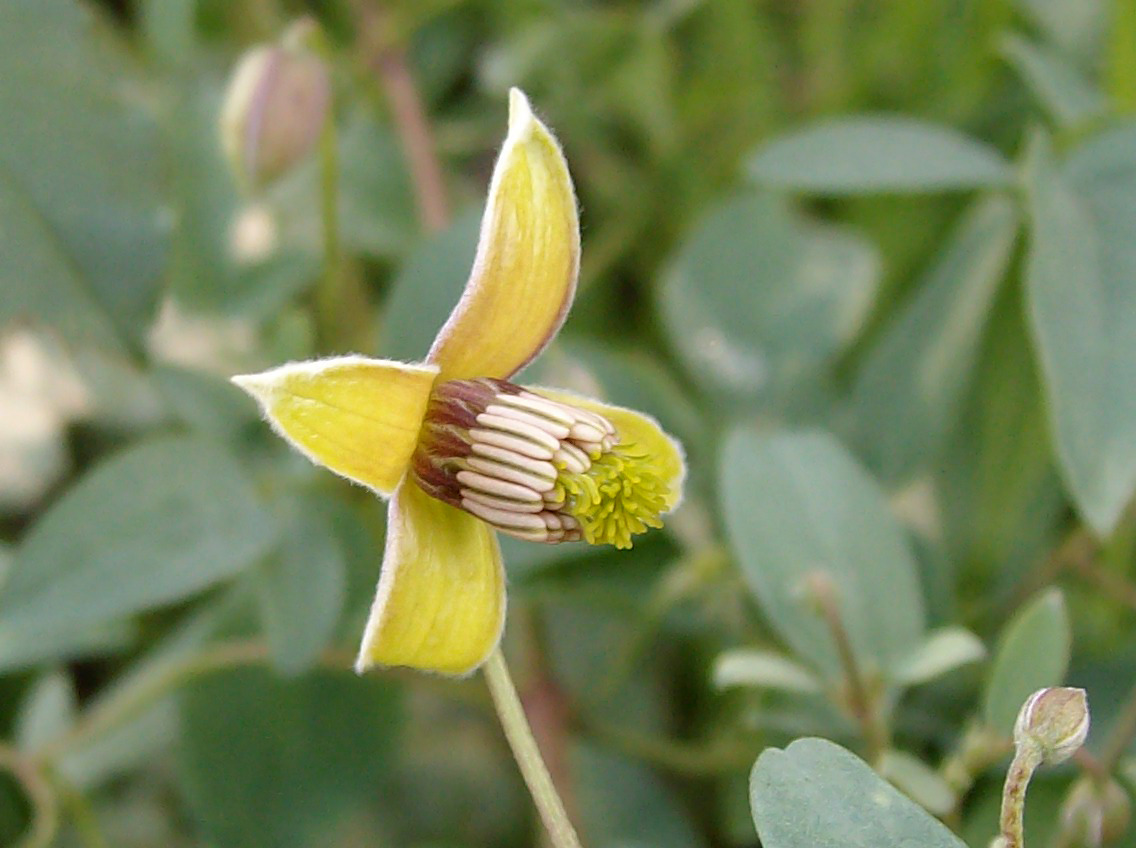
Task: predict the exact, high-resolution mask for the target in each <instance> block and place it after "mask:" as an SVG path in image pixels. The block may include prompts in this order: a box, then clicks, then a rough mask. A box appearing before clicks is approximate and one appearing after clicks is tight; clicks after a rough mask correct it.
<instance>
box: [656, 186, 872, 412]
mask: <svg viewBox="0 0 1136 848" xmlns="http://www.w3.org/2000/svg"><path fill="white" fill-rule="evenodd" d="M878 276H879V258H878V257H877V255H876V252H875V250H874V248H872V247H871V245H869V244H868V243H867V242H865V241H863V240H862V239H861V238H860V237H859V236H857V235H855V234H853V233H852V232H850V231H847V230H845V229H841V228H837V227H833V226H829V225H824V224H818V223H816V222H814V221H810V220H808V219H805V218H803V217H802V216H800V215H798V214H796V213H795V212H793V210H792V209H791V208H790V207H789V206H788V205H787V204H786V202H785V201H784V200H782V199H780V198H777V197H774V196H772V195H768V194H757V195H754V194H750V195H743V196H739V197H736V198H734V199H732V200H730V201H728V202H726V203H725V204H723V205H721V206H719V207H717V208H716V209H715V210H714V211H713V212H712V213H711V214H710V215H709V217H708V218H707V219H706V220H705V221H704V222H703V223H702V225H701V226H699V227H698V228H697V229H695V230H694V232H693V234H692V235H691V236H689V237H688V239H687V240H686V242H685V244H684V245H683V246H682V247H681V248H680V250H679V252H678V255H677V256H676V257H675V259H674V261H673V262H672V263H671V265H670V268H669V271H668V272H667V274H666V276H665V278H664V280H663V288H662V292H661V294H660V298H661V300H660V310H661V315H662V319H663V323H664V325H665V328H666V330H667V335H668V337H669V339H670V342H671V344H672V345H673V346H674V349H675V351H676V352H677V353H678V355H679V357H680V358H681V359H682V361H683V364H684V365H685V366H686V367H687V369H688V370H689V371H690V373H691V374H692V375H694V376H695V377H696V378H697V379H698V381H699V382H700V383H701V384H704V385H708V387H710V388H715V389H718V390H719V391H723V392H726V393H729V394H733V395H737V396H741V397H753V396H756V395H757V394H759V393H761V392H766V391H769V390H771V389H776V388H778V387H782V386H785V385H787V384H792V383H795V382H797V381H799V380H800V379H802V378H803V377H804V376H806V375H808V374H810V373H811V372H814V371H815V370H816V369H817V368H818V367H819V366H821V365H822V364H823V363H824V362H825V361H826V360H828V359H829V358H830V357H831V356H832V355H833V354H834V353H836V352H837V351H838V350H839V349H840V348H841V347H842V346H843V345H844V344H845V343H847V342H848V341H849V340H850V339H851V338H852V337H853V336H854V335H855V334H856V332H857V331H858V330H859V329H860V326H861V324H862V322H863V320H864V316H865V314H866V312H867V310H868V309H869V307H870V306H871V301H872V298H873V296H874V294H875V290H876V285H877V282H878Z"/></svg>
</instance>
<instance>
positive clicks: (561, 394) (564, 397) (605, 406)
mask: <svg viewBox="0 0 1136 848" xmlns="http://www.w3.org/2000/svg"><path fill="white" fill-rule="evenodd" d="M526 388H529V391H531V392H536V393H537V394H539V395H544V396H545V397H547V398H551V399H552V400H555V401H559V402H560V403H564V404H568V405H569V406H578V407H580V408H581V409H586V410H587V411H589V412H594V413H596V414H597V415H602V416H603V417H604V418H606V419H607V420H608V421H610V422H611V423H612V424H613V425H614V426H615V429H616V433H617V434H618V436H619V443H620V444H638V445H640V446H642V447H643V448H644V449H646V451H647V453H648V454H649V455H650V457H651V459H652V461H653V464H655V465H656V466H657V468H658V473H659V476H660V477H661V478H662V479H663V481H664V482H665V483H666V484H667V485H668V487H669V488H670V495H669V496H668V497H667V511H668V512H669V511H670V510H673V509H674V508H675V507H676V506H678V505H679V502H680V501H681V500H682V484H683V482H684V481H685V479H686V455H685V454H684V453H683V450H682V444H681V443H680V442H679V441H678V440H677V439H675V438H673V437H671V436H669V435H667V433H666V432H665V431H664V430H663V428H662V427H660V426H659V422H658V421H656V420H655V419H654V418H652V417H651V416H650V415H645V414H644V413H642V412H636V411H635V410H633V409H626V408H624V407H622V406H613V405H612V404H610V403H601V402H600V401H598V400H593V399H592V398H588V397H582V396H581V395H576V394H572V393H571V392H566V391H564V390H563V389H547V388H545V387H544V386H538V387H531V388H530V387H526Z"/></svg>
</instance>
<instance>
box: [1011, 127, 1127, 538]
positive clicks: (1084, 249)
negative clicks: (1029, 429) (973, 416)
mask: <svg viewBox="0 0 1136 848" xmlns="http://www.w3.org/2000/svg"><path fill="white" fill-rule="evenodd" d="M1028 186H1029V207H1030V215H1031V218H1032V224H1033V232H1032V236H1031V240H1030V249H1029V257H1028V265H1027V285H1028V292H1029V310H1030V318H1031V324H1032V330H1033V335H1034V342H1035V345H1036V349H1037V354H1038V357H1039V359H1040V362H1041V371H1042V375H1043V377H1044V381H1045V386H1046V390H1047V395H1048V398H1049V408H1050V417H1051V421H1052V426H1053V431H1054V439H1055V442H1056V453H1057V457H1058V460H1059V462H1060V467H1061V470H1062V472H1063V474H1064V477H1065V480H1066V482H1067V484H1068V486H1069V489H1070V490H1071V493H1072V495H1073V499H1074V501H1075V503H1076V505H1077V507H1078V509H1079V511H1080V512H1081V514H1082V515H1083V516H1084V517H1085V520H1086V521H1087V522H1088V523H1089V524H1090V525H1091V526H1092V528H1093V529H1094V530H1095V531H1096V532H1097V533H1098V534H1100V535H1102V536H1106V535H1108V534H1109V533H1110V532H1111V531H1112V529H1113V528H1114V527H1115V526H1116V523H1117V521H1118V520H1119V519H1120V515H1121V513H1122V511H1123V510H1124V507H1125V505H1126V504H1127V503H1128V502H1129V501H1130V500H1131V499H1132V495H1133V491H1134V490H1136V403H1133V402H1132V399H1133V397H1134V396H1133V394H1132V391H1131V389H1132V386H1134V385H1136V357H1133V356H1132V355H1131V353H1132V339H1133V338H1136V251H1134V250H1133V240H1132V232H1133V230H1134V228H1136V126H1132V125H1129V126H1128V127H1125V128H1123V129H1119V130H1113V131H1111V132H1107V133H1104V134H1102V135H1099V136H1097V137H1096V138H1094V139H1093V140H1092V141H1090V142H1089V143H1087V144H1086V145H1084V146H1083V147H1081V148H1080V149H1078V150H1077V151H1075V152H1074V153H1073V155H1072V156H1071V157H1070V159H1069V161H1068V163H1067V165H1066V167H1064V168H1063V169H1058V167H1057V165H1056V164H1055V163H1054V162H1053V160H1052V157H1051V155H1050V153H1049V152H1048V150H1047V149H1046V144H1045V143H1044V141H1041V140H1037V143H1036V144H1034V145H1033V147H1032V155H1031V156H1030V168H1029V173H1028Z"/></svg>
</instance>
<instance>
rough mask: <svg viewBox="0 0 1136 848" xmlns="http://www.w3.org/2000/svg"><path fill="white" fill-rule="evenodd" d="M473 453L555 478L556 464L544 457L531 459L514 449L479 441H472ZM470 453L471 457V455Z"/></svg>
mask: <svg viewBox="0 0 1136 848" xmlns="http://www.w3.org/2000/svg"><path fill="white" fill-rule="evenodd" d="M471 447H472V450H473V454H476V455H477V456H485V457H488V458H489V459H495V460H497V461H498V462H502V463H504V464H506V465H513V466H516V467H517V468H520V469H522V470H524V471H527V472H529V473H530V474H532V475H533V476H536V477H541V478H545V479H547V480H550V481H553V482H555V480H556V466H555V465H553V464H552V463H551V462H549V461H548V460H545V459H533V457H531V456H524V455H523V454H519V453H517V452H516V451H511V450H508V449H507V448H501V447H497V446H496V445H487V444H483V443H480V442H474V444H473V445H472V446H471ZM473 454H471V457H472V456H473Z"/></svg>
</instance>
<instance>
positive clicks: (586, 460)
mask: <svg viewBox="0 0 1136 848" xmlns="http://www.w3.org/2000/svg"><path fill="white" fill-rule="evenodd" d="M552 461H553V462H554V463H555V462H560V463H563V465H564V467H565V468H566V469H567V470H569V471H571V472H573V473H574V474H583V473H584V472H585V471H587V470H588V469H589V468H591V467H592V459H591V457H590V456H588V454H586V453H585V452H584V451H583V450H581V449H580V448H579V447H577V446H576V445H574V444H572V443H571V442H561V443H560V447H559V448H558V449H557V450H556V452H555V453H554V454H553V455H552Z"/></svg>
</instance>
